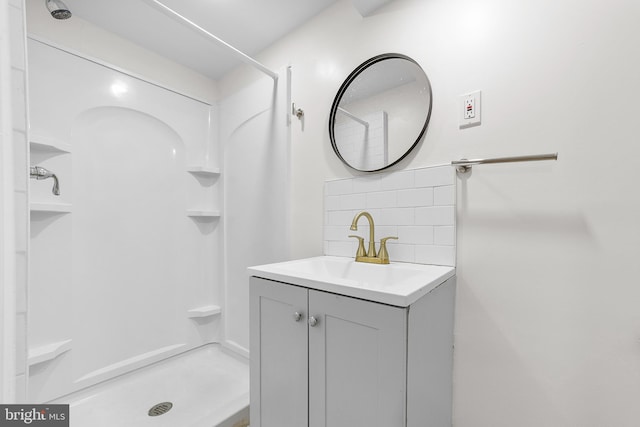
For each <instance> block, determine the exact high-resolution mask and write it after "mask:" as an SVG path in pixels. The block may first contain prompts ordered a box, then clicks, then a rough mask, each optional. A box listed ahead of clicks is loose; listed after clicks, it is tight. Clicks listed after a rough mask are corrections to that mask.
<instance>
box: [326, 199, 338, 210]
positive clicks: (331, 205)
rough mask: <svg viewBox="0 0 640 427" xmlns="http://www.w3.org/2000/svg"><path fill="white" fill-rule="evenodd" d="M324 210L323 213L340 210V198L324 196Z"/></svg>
mask: <svg viewBox="0 0 640 427" xmlns="http://www.w3.org/2000/svg"><path fill="white" fill-rule="evenodd" d="M324 210H325V212H326V211H337V210H340V196H325V197H324Z"/></svg>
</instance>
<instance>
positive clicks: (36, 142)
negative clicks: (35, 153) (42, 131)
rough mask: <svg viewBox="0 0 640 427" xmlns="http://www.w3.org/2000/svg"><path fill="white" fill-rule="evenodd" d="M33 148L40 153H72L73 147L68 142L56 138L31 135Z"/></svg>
mask: <svg viewBox="0 0 640 427" xmlns="http://www.w3.org/2000/svg"><path fill="white" fill-rule="evenodd" d="M30 145H31V148H34V149H36V150H40V151H53V152H61V153H70V152H71V145H70V144H67V143H66V142H63V141H60V140H58V139H55V138H51V137H48V136H42V135H37V134H35V135H31V138H30Z"/></svg>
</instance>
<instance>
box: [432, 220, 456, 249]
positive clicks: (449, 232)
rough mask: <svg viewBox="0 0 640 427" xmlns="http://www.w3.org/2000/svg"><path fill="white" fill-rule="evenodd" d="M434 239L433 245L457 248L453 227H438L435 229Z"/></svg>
mask: <svg viewBox="0 0 640 427" xmlns="http://www.w3.org/2000/svg"><path fill="white" fill-rule="evenodd" d="M433 231H434V234H433V236H434V239H433V243H435V244H436V245H447V246H455V244H456V232H455V227H454V226H451V225H447V226H438V227H434V228H433Z"/></svg>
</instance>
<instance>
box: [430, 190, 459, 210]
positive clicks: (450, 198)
mask: <svg viewBox="0 0 640 427" xmlns="http://www.w3.org/2000/svg"><path fill="white" fill-rule="evenodd" d="M455 203H456V187H455V186H453V185H444V186H442V187H436V188H434V189H433V204H434V205H436V206H452V205H455Z"/></svg>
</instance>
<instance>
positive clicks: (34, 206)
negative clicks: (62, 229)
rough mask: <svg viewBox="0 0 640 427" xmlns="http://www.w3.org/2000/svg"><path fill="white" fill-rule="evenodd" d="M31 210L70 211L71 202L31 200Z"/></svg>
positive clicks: (46, 211) (45, 211)
mask: <svg viewBox="0 0 640 427" xmlns="http://www.w3.org/2000/svg"><path fill="white" fill-rule="evenodd" d="M30 210H31V212H43V213H70V212H71V203H58V202H56V203H44V202H31V205H30Z"/></svg>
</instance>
